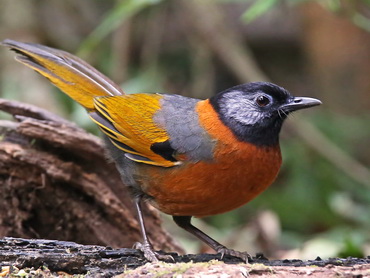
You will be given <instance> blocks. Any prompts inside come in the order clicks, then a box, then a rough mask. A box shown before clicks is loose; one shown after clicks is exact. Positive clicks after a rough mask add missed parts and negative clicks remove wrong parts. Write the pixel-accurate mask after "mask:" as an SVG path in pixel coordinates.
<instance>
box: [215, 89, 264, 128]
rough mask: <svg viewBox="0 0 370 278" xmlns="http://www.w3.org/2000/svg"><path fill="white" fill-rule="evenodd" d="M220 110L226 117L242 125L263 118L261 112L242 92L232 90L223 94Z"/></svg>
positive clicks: (250, 123) (251, 123)
mask: <svg viewBox="0 0 370 278" xmlns="http://www.w3.org/2000/svg"><path fill="white" fill-rule="evenodd" d="M221 109H222V112H223V114H224V115H225V116H226V117H227V118H231V119H234V120H235V121H237V122H239V123H241V124H243V125H254V124H256V123H257V122H258V121H260V120H261V119H262V118H263V113H262V112H261V111H259V110H258V108H257V107H255V105H254V102H253V101H252V100H249V99H247V98H246V96H245V95H244V94H243V93H242V92H238V91H233V92H230V93H228V94H227V96H225V102H224V105H223V106H222V108H221Z"/></svg>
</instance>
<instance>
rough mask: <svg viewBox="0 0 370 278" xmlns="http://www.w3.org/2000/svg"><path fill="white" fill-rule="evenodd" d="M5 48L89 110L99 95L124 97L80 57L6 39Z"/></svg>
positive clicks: (119, 89)
mask: <svg viewBox="0 0 370 278" xmlns="http://www.w3.org/2000/svg"><path fill="white" fill-rule="evenodd" d="M2 45H4V46H6V47H9V48H10V49H11V50H14V51H15V52H16V53H18V54H19V55H17V56H16V60H17V61H19V62H21V63H22V64H25V65H26V66H28V67H30V68H32V69H34V70H35V71H37V72H38V73H40V74H41V75H43V76H45V77H46V78H48V79H49V80H50V82H52V83H53V84H54V85H55V86H57V87H58V88H59V89H61V90H62V91H63V92H64V93H66V94H67V95H69V96H70V97H71V98H72V99H74V100H75V101H77V102H78V103H79V104H81V105H82V106H83V107H85V108H86V109H87V110H89V111H91V110H94V103H93V99H94V98H95V97H98V96H115V95H123V94H124V92H123V91H122V90H121V88H120V87H119V86H118V85H116V84H115V83H114V82H113V81H111V80H110V79H109V78H108V77H106V76H105V75H103V74H102V73H100V72H98V71H97V70H96V69H94V68H93V67H92V66H90V65H89V64H88V63H86V62H85V61H83V60H81V59H80V58H78V57H76V56H74V55H72V54H70V53H68V52H65V51H62V50H58V49H54V48H50V47H46V46H43V45H39V44H31V43H22V42H17V41H13V40H4V41H3V42H2Z"/></svg>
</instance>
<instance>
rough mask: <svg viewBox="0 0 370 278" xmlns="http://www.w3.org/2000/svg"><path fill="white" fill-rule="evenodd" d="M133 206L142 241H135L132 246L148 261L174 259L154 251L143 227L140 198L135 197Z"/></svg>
mask: <svg viewBox="0 0 370 278" xmlns="http://www.w3.org/2000/svg"><path fill="white" fill-rule="evenodd" d="M134 202H135V207H136V211H137V215H138V219H139V224H140V230H141V235H142V237H143V242H142V243H140V242H137V243H136V244H135V246H134V248H136V249H139V250H140V251H142V252H143V253H144V257H145V258H146V259H147V260H148V261H150V262H158V261H159V260H172V261H173V260H174V259H173V257H172V256H171V255H162V254H158V253H157V252H155V251H154V249H153V245H152V244H151V243H150V241H149V238H148V236H147V234H146V229H145V224H144V218H143V213H142V209H141V198H140V197H138V198H135V200H134Z"/></svg>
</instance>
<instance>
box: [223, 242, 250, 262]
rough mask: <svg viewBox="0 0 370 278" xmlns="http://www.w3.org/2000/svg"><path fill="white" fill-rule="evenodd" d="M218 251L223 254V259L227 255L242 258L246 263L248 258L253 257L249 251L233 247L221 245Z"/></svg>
mask: <svg viewBox="0 0 370 278" xmlns="http://www.w3.org/2000/svg"><path fill="white" fill-rule="evenodd" d="M216 251H217V253H219V254H221V260H222V259H223V258H224V256H225V255H229V256H232V257H236V258H239V259H242V260H243V261H244V262H245V263H248V260H249V259H252V256H251V255H249V254H248V253H247V252H240V251H235V250H233V249H228V248H226V247H225V246H220V247H219V248H217V250H216Z"/></svg>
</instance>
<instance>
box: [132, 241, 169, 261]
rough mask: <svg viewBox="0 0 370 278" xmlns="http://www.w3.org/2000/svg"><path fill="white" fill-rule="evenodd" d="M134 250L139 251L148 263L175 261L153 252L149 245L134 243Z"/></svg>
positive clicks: (167, 256)
mask: <svg viewBox="0 0 370 278" xmlns="http://www.w3.org/2000/svg"><path fill="white" fill-rule="evenodd" d="M134 248H135V249H138V250H140V251H141V252H143V253H144V257H145V259H147V260H148V261H149V262H152V263H154V262H159V261H172V262H175V259H174V258H173V257H172V256H171V255H166V254H160V253H158V252H156V251H154V250H153V247H152V246H151V245H150V244H149V243H140V242H136V243H135V244H134Z"/></svg>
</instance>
